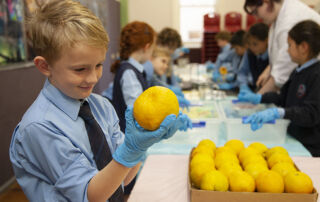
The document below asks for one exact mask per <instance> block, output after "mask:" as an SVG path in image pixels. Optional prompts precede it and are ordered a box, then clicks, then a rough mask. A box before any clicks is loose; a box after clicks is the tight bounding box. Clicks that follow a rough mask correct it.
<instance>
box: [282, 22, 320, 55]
mask: <svg viewBox="0 0 320 202" xmlns="http://www.w3.org/2000/svg"><path fill="white" fill-rule="evenodd" d="M288 35H289V37H290V38H291V39H292V40H293V41H295V42H296V44H298V45H299V44H301V43H302V42H306V43H307V44H308V45H309V47H310V53H309V56H310V57H311V58H312V57H316V56H317V55H318V54H319V52H320V40H319V39H320V26H319V25H318V23H316V22H314V21H312V20H304V21H301V22H299V23H297V24H296V25H295V26H293V27H292V28H291V30H290V31H289V33H288Z"/></svg>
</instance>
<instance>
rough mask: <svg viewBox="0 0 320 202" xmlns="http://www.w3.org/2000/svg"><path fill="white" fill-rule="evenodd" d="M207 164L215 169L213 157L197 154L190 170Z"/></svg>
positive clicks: (191, 162)
mask: <svg viewBox="0 0 320 202" xmlns="http://www.w3.org/2000/svg"><path fill="white" fill-rule="evenodd" d="M201 163H206V164H209V165H211V166H212V167H215V164H214V161H213V158H212V156H210V155H209V154H196V155H194V157H193V158H192V159H191V161H190V169H192V168H194V167H196V166H197V165H198V164H201Z"/></svg>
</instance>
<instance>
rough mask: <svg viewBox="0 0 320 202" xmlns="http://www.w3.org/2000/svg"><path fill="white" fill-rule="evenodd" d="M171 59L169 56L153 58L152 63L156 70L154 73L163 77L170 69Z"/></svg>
mask: <svg viewBox="0 0 320 202" xmlns="http://www.w3.org/2000/svg"><path fill="white" fill-rule="evenodd" d="M169 61H170V58H169V57H167V56H157V57H153V58H152V60H151V62H152V65H153V68H154V72H155V73H156V74H157V75H159V76H161V75H163V74H165V73H166V72H167V69H168V67H169Z"/></svg>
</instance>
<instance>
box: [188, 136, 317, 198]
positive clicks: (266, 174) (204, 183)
mask: <svg viewBox="0 0 320 202" xmlns="http://www.w3.org/2000/svg"><path fill="white" fill-rule="evenodd" d="M189 169H190V170H189V173H190V180H191V183H192V186H194V187H196V188H199V189H202V190H212V191H236V192H254V191H257V192H270V193H283V192H286V193H312V192H313V183H312V180H311V178H310V177H309V176H308V175H307V174H305V173H303V172H300V171H298V170H297V169H296V167H295V165H294V163H293V161H292V159H291V158H290V156H289V154H288V152H287V150H286V149H284V148H283V147H280V146H276V147H273V148H270V149H268V148H267V147H266V146H265V145H264V144H262V143H259V142H254V143H252V144H250V145H249V146H248V147H245V145H244V143H243V142H242V141H240V140H229V141H228V142H226V144H225V145H224V146H222V147H218V148H217V147H216V145H215V143H214V142H213V141H211V140H210V139H204V140H202V141H200V142H199V144H198V145H197V147H196V148H195V149H194V150H193V151H192V153H191V158H190V165H189Z"/></svg>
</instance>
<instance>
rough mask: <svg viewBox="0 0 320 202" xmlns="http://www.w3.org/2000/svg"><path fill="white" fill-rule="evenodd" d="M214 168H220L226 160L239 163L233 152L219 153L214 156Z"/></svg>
mask: <svg viewBox="0 0 320 202" xmlns="http://www.w3.org/2000/svg"><path fill="white" fill-rule="evenodd" d="M214 162H215V165H216V168H220V166H222V164H224V163H226V162H234V163H238V164H239V160H238V158H237V156H236V155H235V154H232V153H219V154H216V157H215V159H214Z"/></svg>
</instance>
